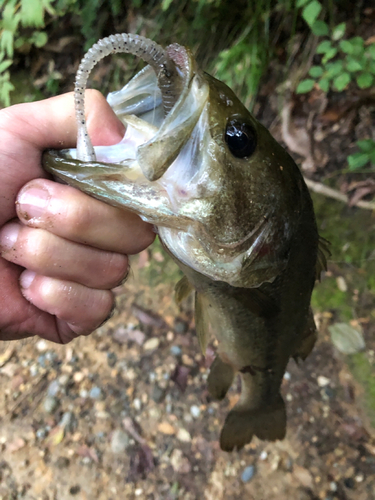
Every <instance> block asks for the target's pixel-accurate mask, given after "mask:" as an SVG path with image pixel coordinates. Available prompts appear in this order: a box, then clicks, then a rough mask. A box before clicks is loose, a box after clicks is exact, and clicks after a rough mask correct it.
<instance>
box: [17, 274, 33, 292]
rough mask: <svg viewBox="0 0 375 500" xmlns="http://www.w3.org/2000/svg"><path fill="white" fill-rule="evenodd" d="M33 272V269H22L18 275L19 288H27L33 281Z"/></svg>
mask: <svg viewBox="0 0 375 500" xmlns="http://www.w3.org/2000/svg"><path fill="white" fill-rule="evenodd" d="M34 278H35V273H34V272H33V271H24V272H23V273H22V274H21V276H20V285H21V288H23V289H24V290H27V288H29V286H30V285H31V283H32V282H33V281H34Z"/></svg>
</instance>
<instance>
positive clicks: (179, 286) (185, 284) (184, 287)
mask: <svg viewBox="0 0 375 500" xmlns="http://www.w3.org/2000/svg"><path fill="white" fill-rule="evenodd" d="M192 291H193V285H192V284H191V283H190V282H189V280H188V279H187V277H186V276H183V277H182V278H181V279H180V281H178V282H177V283H176V285H175V287H174V299H175V301H176V302H177V304H180V302H182V301H183V300H184V299H186V297H188V295H190V294H191V292H192Z"/></svg>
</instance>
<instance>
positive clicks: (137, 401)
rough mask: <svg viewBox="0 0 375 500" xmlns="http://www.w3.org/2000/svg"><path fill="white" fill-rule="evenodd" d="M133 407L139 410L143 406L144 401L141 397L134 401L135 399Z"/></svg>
mask: <svg viewBox="0 0 375 500" xmlns="http://www.w3.org/2000/svg"><path fill="white" fill-rule="evenodd" d="M133 408H134V409H135V410H137V411H140V409H141V408H142V402H141V400H140V399H139V398H135V399H134V401H133Z"/></svg>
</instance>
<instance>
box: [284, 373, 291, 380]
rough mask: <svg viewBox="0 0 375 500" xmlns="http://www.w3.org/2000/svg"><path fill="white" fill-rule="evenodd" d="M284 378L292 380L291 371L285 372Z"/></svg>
mask: <svg viewBox="0 0 375 500" xmlns="http://www.w3.org/2000/svg"><path fill="white" fill-rule="evenodd" d="M284 380H290V373H289V372H285V373H284Z"/></svg>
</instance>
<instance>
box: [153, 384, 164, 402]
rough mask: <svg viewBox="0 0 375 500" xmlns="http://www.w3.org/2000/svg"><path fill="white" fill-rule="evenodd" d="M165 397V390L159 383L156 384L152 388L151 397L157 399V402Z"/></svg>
mask: <svg viewBox="0 0 375 500" xmlns="http://www.w3.org/2000/svg"><path fill="white" fill-rule="evenodd" d="M164 397H165V390H164V389H162V388H161V387H160V386H159V385H158V384H155V385H154V387H153V388H152V392H151V399H153V400H154V401H155V403H161V402H162V401H163V399H164Z"/></svg>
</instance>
